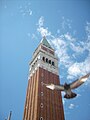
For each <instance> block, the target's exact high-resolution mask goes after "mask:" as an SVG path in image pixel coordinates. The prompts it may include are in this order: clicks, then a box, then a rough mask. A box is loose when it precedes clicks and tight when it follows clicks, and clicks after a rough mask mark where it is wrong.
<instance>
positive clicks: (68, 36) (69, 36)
mask: <svg viewBox="0 0 90 120" xmlns="http://www.w3.org/2000/svg"><path fill="white" fill-rule="evenodd" d="M64 36H65V38H66V39H67V40H70V41H75V40H76V39H75V38H73V37H72V36H71V35H70V34H69V33H68V32H67V33H66V34H64Z"/></svg>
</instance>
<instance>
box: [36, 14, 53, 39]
mask: <svg viewBox="0 0 90 120" xmlns="http://www.w3.org/2000/svg"><path fill="white" fill-rule="evenodd" d="M37 25H38V28H37V31H38V32H39V33H40V34H41V36H42V37H43V36H51V32H49V30H48V27H46V28H45V27H44V17H43V16H41V17H40V18H39V20H38V24H37Z"/></svg>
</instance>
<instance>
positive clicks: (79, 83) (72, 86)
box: [70, 73, 90, 89]
mask: <svg viewBox="0 0 90 120" xmlns="http://www.w3.org/2000/svg"><path fill="white" fill-rule="evenodd" d="M89 76H90V73H88V74H87V75H85V76H83V77H81V78H80V79H77V80H76V81H74V82H72V83H71V84H70V88H71V89H75V88H77V87H79V86H80V85H82V84H83V83H84V82H85V81H86V80H87V79H88V77H89Z"/></svg>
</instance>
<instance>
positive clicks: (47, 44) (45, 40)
mask: <svg viewBox="0 0 90 120" xmlns="http://www.w3.org/2000/svg"><path fill="white" fill-rule="evenodd" d="M41 43H42V44H43V45H45V46H46V47H48V48H51V49H52V47H51V45H50V44H49V43H48V41H47V39H46V37H45V36H44V37H43V39H42V41H41Z"/></svg>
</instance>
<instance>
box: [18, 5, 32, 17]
mask: <svg viewBox="0 0 90 120" xmlns="http://www.w3.org/2000/svg"><path fill="white" fill-rule="evenodd" d="M19 12H20V13H21V15H22V16H26V15H28V16H31V15H32V14H33V11H32V9H31V4H30V3H27V4H26V5H24V6H22V5H20V6H19Z"/></svg>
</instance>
